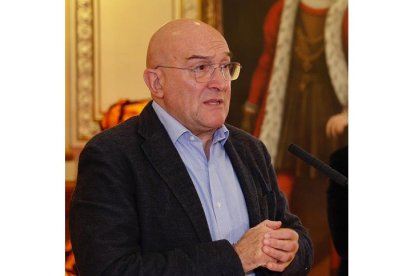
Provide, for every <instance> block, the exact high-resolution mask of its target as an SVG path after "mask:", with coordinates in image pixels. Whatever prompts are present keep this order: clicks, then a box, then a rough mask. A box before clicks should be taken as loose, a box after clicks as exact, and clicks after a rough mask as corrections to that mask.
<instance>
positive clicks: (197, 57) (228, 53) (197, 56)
mask: <svg viewBox="0 0 414 276" xmlns="http://www.w3.org/2000/svg"><path fill="white" fill-rule="evenodd" d="M226 54H227V55H228V56H229V57H230V58H231V57H233V53H232V52H226ZM210 58H212V56H201V55H192V56H189V57H188V58H187V60H192V59H210Z"/></svg>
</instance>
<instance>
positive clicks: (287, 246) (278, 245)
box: [263, 239, 299, 252]
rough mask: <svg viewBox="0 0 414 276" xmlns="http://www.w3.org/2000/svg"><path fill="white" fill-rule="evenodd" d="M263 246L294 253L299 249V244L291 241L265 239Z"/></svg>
mask: <svg viewBox="0 0 414 276" xmlns="http://www.w3.org/2000/svg"><path fill="white" fill-rule="evenodd" d="M263 244H264V245H266V246H270V247H272V248H274V249H278V250H282V251H285V252H296V251H297V250H298V248H299V243H298V242H297V241H292V240H279V239H265V240H264V241H263Z"/></svg>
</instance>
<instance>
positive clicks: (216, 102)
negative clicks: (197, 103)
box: [204, 99, 223, 105]
mask: <svg viewBox="0 0 414 276" xmlns="http://www.w3.org/2000/svg"><path fill="white" fill-rule="evenodd" d="M204 103H205V104H208V105H220V104H222V103H223V100H221V99H211V100H208V101H205V102H204Z"/></svg>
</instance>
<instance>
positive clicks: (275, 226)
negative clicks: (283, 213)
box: [264, 220, 282, 230]
mask: <svg viewBox="0 0 414 276" xmlns="http://www.w3.org/2000/svg"><path fill="white" fill-rule="evenodd" d="M264 225H266V226H267V227H269V228H272V229H273V230H276V229H279V228H280V227H282V222H281V221H273V220H265V221H264Z"/></svg>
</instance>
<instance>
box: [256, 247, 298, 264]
mask: <svg viewBox="0 0 414 276" xmlns="http://www.w3.org/2000/svg"><path fill="white" fill-rule="evenodd" d="M262 250H263V252H264V253H265V254H266V255H268V256H269V257H271V258H273V259H275V260H277V262H278V263H279V262H281V263H288V262H290V261H292V260H293V257H294V254H292V253H290V252H285V251H281V250H278V249H274V248H271V247H269V246H263V248H262Z"/></svg>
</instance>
